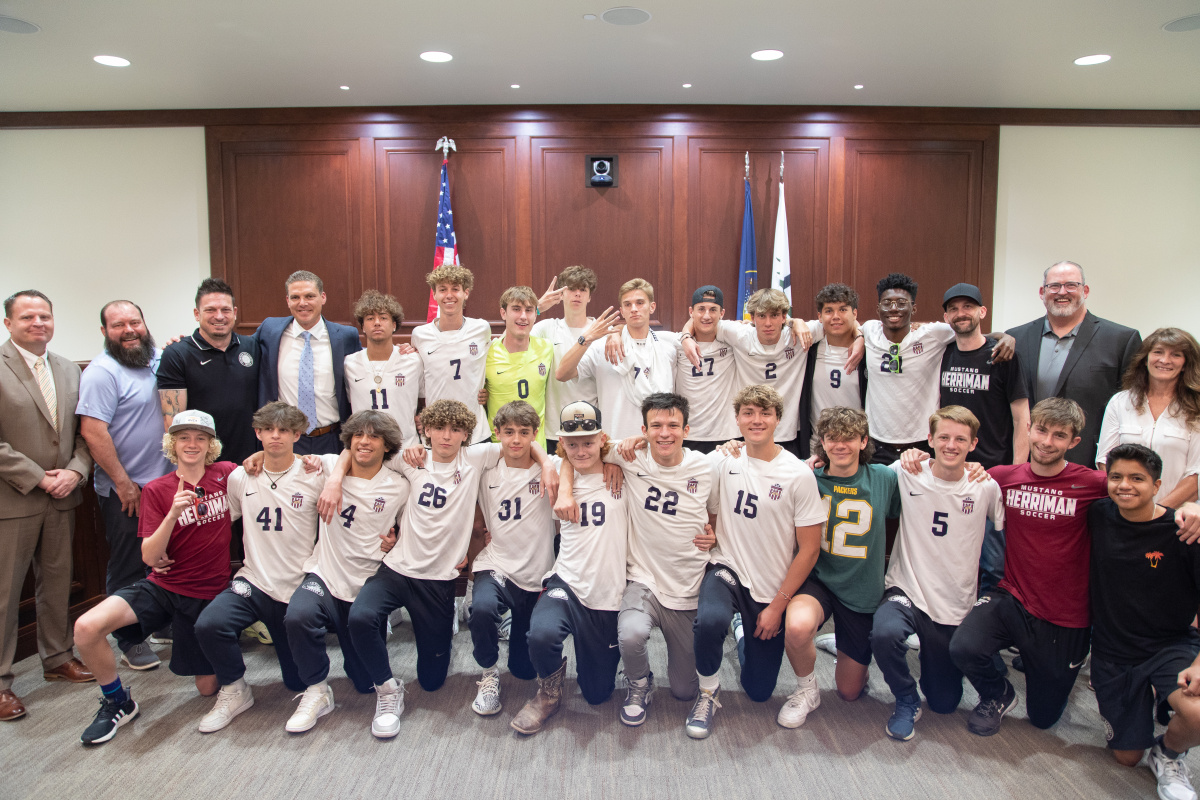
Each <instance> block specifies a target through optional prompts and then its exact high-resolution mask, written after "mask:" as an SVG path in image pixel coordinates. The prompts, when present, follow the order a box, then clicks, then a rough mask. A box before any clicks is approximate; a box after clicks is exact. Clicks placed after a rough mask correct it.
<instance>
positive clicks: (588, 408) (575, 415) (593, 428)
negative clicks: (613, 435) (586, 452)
mask: <svg viewBox="0 0 1200 800" xmlns="http://www.w3.org/2000/svg"><path fill="white" fill-rule="evenodd" d="M596 433H600V409H598V408H596V407H595V406H594V405H592V404H591V403H588V402H586V401H584V400H576V401H575V402H574V403H568V404H567V405H565V406H563V410H562V413H560V414H559V415H558V434H557V435H556V436H555V437H554V438H556V439H562V438H564V437H567V436H591V435H592V434H596Z"/></svg>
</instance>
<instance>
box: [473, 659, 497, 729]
mask: <svg viewBox="0 0 1200 800" xmlns="http://www.w3.org/2000/svg"><path fill="white" fill-rule="evenodd" d="M475 685H476V686H478V687H479V691H477V692H476V693H475V702H474V703H471V710H472V711H474V712H475V713H476V714H478V715H479V716H481V717H490V716H491V715H492V714H499V713H500V670H498V669H496V668H495V667H492V668H491V669H485V670H484V671H483V677H482V678H480V679H479V680H478V681H476V682H475Z"/></svg>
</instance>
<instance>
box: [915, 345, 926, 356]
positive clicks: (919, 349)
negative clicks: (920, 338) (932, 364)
mask: <svg viewBox="0 0 1200 800" xmlns="http://www.w3.org/2000/svg"><path fill="white" fill-rule="evenodd" d="M923 352H925V345H923V344H921V343H920V342H913V355H914V356H919V355H921V353H923Z"/></svg>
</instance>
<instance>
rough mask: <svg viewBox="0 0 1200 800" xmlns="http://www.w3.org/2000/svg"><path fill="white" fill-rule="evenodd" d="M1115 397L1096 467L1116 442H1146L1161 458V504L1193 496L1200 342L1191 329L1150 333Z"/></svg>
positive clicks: (1198, 467) (1199, 451)
mask: <svg viewBox="0 0 1200 800" xmlns="http://www.w3.org/2000/svg"><path fill="white" fill-rule="evenodd" d="M1124 386H1125V391H1123V392H1118V393H1117V394H1115V395H1113V398H1112V400H1110V401H1109V403H1108V408H1107V409H1105V411H1104V424H1103V425H1102V426H1101V428H1100V446H1099V448H1098V450H1097V453H1099V455H1098V456H1097V458H1096V461H1097V465H1098V466H1099V467H1100V468H1101V469H1103V468H1104V461H1105V456H1106V455H1107V454H1108V451H1109V450H1112V449H1113V448H1114V447H1116V446H1117V445H1118V444H1130V443H1133V444H1142V445H1145V446H1146V447H1149V448H1150V449H1151V450H1153V451H1154V452H1156V453H1158V454H1159V456H1161V457H1162V460H1163V474H1162V487H1161V488H1160V489H1159V492H1158V497H1157V501H1158V503H1159V504H1160V505H1164V506H1169V507H1171V508H1178V507H1179V505H1180V504H1181V503H1184V502H1186V501H1188V500H1195V499H1196V494H1197V491H1196V490H1197V483H1196V482H1197V474H1198V473H1200V345H1198V344H1197V343H1196V339H1195V338H1194V337H1193V336H1192V335H1191V334H1190V333H1188V332H1187V331H1184V330H1180V329H1179V328H1159V329H1158V330H1156V331H1155V332H1154V333H1152V334H1150V335H1149V336H1147V337H1146V341H1144V342H1142V348H1141V349H1140V350H1138V354H1137V355H1136V356H1135V357H1134V359H1133V361H1132V362H1131V363H1130V365H1129V369H1128V370H1127V371H1126V372H1125V378H1124Z"/></svg>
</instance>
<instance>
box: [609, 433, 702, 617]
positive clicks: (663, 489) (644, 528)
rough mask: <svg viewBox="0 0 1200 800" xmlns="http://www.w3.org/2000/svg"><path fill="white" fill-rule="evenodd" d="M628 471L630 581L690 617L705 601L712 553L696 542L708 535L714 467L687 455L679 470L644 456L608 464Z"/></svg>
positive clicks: (613, 457)
mask: <svg viewBox="0 0 1200 800" xmlns="http://www.w3.org/2000/svg"><path fill="white" fill-rule="evenodd" d="M605 460H606V461H608V462H609V463H610V464H617V465H619V466H621V467H622V468H623V469H624V470H625V486H624V488H623V489H622V491H623V493H624V494H625V496H626V498H627V500H628V502H629V569H628V572H627V573H626V577H627V578H628V579H629V580H631V581H636V582H638V583H641V584H645V585H646V586H648V587H650V590H651V591H652V592H654V596H655V597H657V598H658V601H659V602H660V603H662V604H663V605H664V606H666V607H667V608H673V609H676V610H680V611H690V610H691V609H694V608H695V607H696V601H697V600H698V598H699V597H700V581H701V580H703V579H704V567H705V565H706V564H708V553H707V552H706V551H703V550H699V549H697V547H696V545H694V544H693V543H692V540H693V539H695V538H696V537H697V536H699V535H700V534H701V533H703V532H704V526H705V525H706V524H707V523H708V512H709V511H713V512H715V511H716V498H713V497H711V489H712V481H713V467H712V464H711V463H710V462H709V460H708V458H706V457H705V456H704V455H703V454H701V453H697V452H696V451H695V450H687V449H685V450H684V451H683V461H682V462H680V464H679V465H678V466H674V467H664V466H662V465H661V464H658V463H656V462H655V461H654V459H653V458H652V457H651V456H650V455H649V454H648V453H647V451H646V450H639V451H638V452H637V457H636V458H634V460H633V461H626V460H625V459H623V458H621V456H620V455H618V454H617V451H616V449H615V448H614V449H613V450H611V451H610V452H609V454H608V458H607V459H605Z"/></svg>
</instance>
